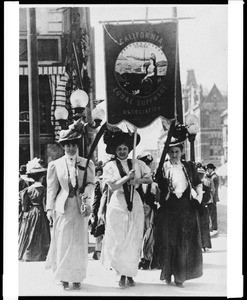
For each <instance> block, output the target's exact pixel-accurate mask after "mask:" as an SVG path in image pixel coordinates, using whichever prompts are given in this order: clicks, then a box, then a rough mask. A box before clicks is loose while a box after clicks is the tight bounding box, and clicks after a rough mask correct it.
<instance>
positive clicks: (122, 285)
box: [118, 275, 126, 288]
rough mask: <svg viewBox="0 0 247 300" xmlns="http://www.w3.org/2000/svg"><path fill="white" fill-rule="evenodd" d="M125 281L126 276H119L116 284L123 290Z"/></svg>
mask: <svg viewBox="0 0 247 300" xmlns="http://www.w3.org/2000/svg"><path fill="white" fill-rule="evenodd" d="M125 280H126V276H123V275H122V276H121V278H120V280H119V282H118V285H119V286H120V287H121V288H124V287H125Z"/></svg>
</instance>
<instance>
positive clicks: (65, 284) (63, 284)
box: [62, 281, 69, 290]
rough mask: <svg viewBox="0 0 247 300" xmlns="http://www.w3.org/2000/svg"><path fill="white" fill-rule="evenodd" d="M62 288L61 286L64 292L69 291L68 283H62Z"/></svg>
mask: <svg viewBox="0 0 247 300" xmlns="http://www.w3.org/2000/svg"><path fill="white" fill-rule="evenodd" d="M62 286H63V288H64V290H68V289H69V283H68V282H67V281H62Z"/></svg>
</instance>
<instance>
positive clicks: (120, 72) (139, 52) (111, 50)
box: [103, 22, 181, 128]
mask: <svg viewBox="0 0 247 300" xmlns="http://www.w3.org/2000/svg"><path fill="white" fill-rule="evenodd" d="M103 26H104V29H105V30H104V43H105V70H106V95H107V97H106V98H107V121H108V123H109V124H112V125H114V124H115V125H116V124H119V123H120V122H122V121H123V120H125V121H128V122H130V123H131V124H133V125H134V126H136V127H137V128H143V127H146V126H148V125H149V124H150V123H152V122H153V121H154V120H155V119H156V118H157V117H159V116H161V117H164V118H166V119H174V118H175V117H176V115H175V114H174V111H175V109H176V108H175V107H176V104H175V103H174V102H175V99H176V102H177V103H178V102H180V103H181V83H180V74H179V64H178V63H179V62H178V55H177V59H176V45H177V44H178V43H177V23H176V22H163V23H159V24H151V23H145V24H127V25H112V24H104V23H103ZM175 68H177V70H176V72H175ZM175 82H176V88H175ZM176 91H177V92H176ZM179 97H180V99H178V98H179Z"/></svg>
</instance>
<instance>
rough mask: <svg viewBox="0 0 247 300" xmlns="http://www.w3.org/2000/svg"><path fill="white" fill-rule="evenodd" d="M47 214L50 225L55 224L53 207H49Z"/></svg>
mask: <svg viewBox="0 0 247 300" xmlns="http://www.w3.org/2000/svg"><path fill="white" fill-rule="evenodd" d="M46 216H47V219H48V220H49V224H50V226H52V224H53V211H52V210H51V209H48V210H47V212H46Z"/></svg>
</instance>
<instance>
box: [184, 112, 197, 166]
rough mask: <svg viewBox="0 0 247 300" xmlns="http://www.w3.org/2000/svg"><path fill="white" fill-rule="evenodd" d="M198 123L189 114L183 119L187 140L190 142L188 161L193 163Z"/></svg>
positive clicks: (193, 116) (195, 118) (194, 117)
mask: <svg viewBox="0 0 247 300" xmlns="http://www.w3.org/2000/svg"><path fill="white" fill-rule="evenodd" d="M198 123H199V122H198V118H197V117H196V116H195V115H193V114H189V115H187V116H186V118H185V124H186V127H187V133H188V140H189V142H190V160H191V161H193V162H195V139H196V135H197V133H198V132H199V126H198Z"/></svg>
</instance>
